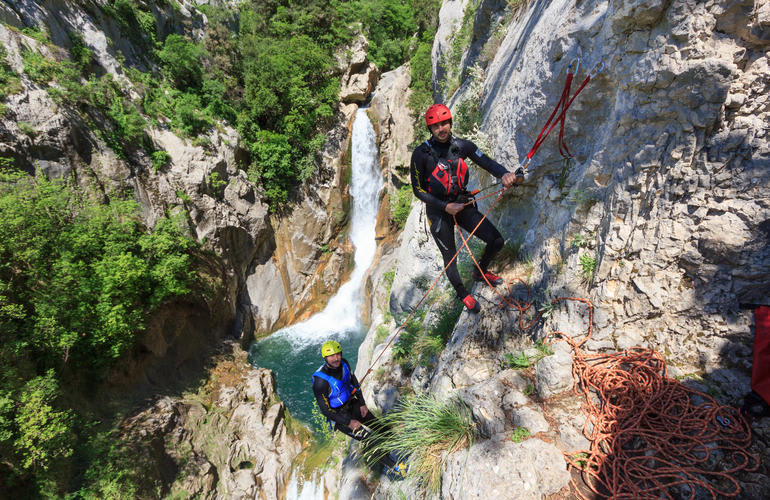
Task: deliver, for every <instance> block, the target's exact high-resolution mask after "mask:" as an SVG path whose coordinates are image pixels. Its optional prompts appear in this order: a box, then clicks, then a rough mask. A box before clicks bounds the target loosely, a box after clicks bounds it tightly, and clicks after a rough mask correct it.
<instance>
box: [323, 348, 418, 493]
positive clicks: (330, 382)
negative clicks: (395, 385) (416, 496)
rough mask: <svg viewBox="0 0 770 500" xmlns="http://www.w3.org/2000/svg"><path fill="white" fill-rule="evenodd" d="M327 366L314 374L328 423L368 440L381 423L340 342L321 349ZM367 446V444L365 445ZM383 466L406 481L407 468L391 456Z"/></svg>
mask: <svg viewBox="0 0 770 500" xmlns="http://www.w3.org/2000/svg"><path fill="white" fill-rule="evenodd" d="M321 356H323V358H324V364H323V365H321V366H320V367H319V368H318V370H316V371H315V372H314V373H313V377H312V378H313V394H315V399H316V402H317V403H318V408H319V409H320V410H321V413H322V414H323V415H324V416H325V417H326V420H327V421H328V422H329V423H331V422H334V428H335V429H337V430H338V431H340V432H342V433H343V434H347V435H348V436H350V437H352V438H353V439H356V440H358V441H362V440H364V439H365V438H366V437H368V435H369V432H368V429H367V428H372V427H374V428H375V429H376V428H377V419H376V418H375V417H374V415H372V413H371V412H370V411H369V409H368V408H367V407H366V402H365V401H364V396H363V395H362V394H361V386H360V385H359V383H358V379H357V378H356V376H355V374H354V373H353V371H352V370H351V369H350V364H349V363H348V361H347V360H346V359H345V358H343V357H342V346H341V345H340V343H339V342H337V341H336V340H327V341H326V342H324V344H323V345H322V346H321ZM364 446H366V444H364ZM380 463H381V464H382V465H383V466H384V467H387V468H389V469H391V470H392V471H393V473H394V474H395V477H396V478H403V477H404V474H405V473H406V469H407V466H406V464H404V463H403V462H398V463H396V461H395V460H393V457H391V455H390V454H387V455H385V456H384V457H383V458H382V459H381V460H380Z"/></svg>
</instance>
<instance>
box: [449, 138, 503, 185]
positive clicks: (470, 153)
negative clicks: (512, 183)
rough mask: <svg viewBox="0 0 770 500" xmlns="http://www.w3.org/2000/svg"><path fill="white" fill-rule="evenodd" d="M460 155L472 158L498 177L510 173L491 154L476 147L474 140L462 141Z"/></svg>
mask: <svg viewBox="0 0 770 500" xmlns="http://www.w3.org/2000/svg"><path fill="white" fill-rule="evenodd" d="M459 142H460V155H461V156H462V157H463V158H470V159H471V160H472V161H473V163H475V164H476V165H478V166H480V167H481V168H483V169H484V170H486V171H487V172H489V173H490V174H492V175H494V176H495V177H497V178H498V179H499V178H501V177H502V176H504V175H505V174H507V173H508V169H507V168H505V167H504V166H502V165H500V164H499V163H497V162H496V161H495V160H493V159H492V158H490V157H489V156H487V155H485V154H484V153H482V151H481V150H480V149H479V148H478V147H476V145H475V144H473V142H471V141H468V140H466V139H461V140H460V141H459Z"/></svg>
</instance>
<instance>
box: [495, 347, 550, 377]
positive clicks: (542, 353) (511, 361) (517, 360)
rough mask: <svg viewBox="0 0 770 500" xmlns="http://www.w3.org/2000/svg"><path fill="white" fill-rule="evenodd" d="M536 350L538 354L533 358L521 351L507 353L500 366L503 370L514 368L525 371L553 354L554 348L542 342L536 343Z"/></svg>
mask: <svg viewBox="0 0 770 500" xmlns="http://www.w3.org/2000/svg"><path fill="white" fill-rule="evenodd" d="M535 349H537V354H536V355H535V356H534V357H532V358H530V357H529V356H527V353H525V352H524V351H521V352H519V353H517V354H513V353H506V354H505V355H504V356H503V360H502V361H501V362H500V366H501V367H502V368H503V369H505V368H513V369H514V370H523V369H525V368H529V367H530V366H532V365H534V364H535V363H537V362H538V361H540V360H541V359H543V358H544V357H546V356H550V355H552V354H553V348H551V346H550V345H549V344H545V343H543V341H542V340H538V341H537V342H535Z"/></svg>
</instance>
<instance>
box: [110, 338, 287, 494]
mask: <svg viewBox="0 0 770 500" xmlns="http://www.w3.org/2000/svg"><path fill="white" fill-rule="evenodd" d="M225 350H228V351H230V352H228V353H227V354H225V355H224V356H223V359H222V360H220V362H219V363H218V364H217V365H216V366H215V367H214V368H213V371H214V372H216V373H217V374H218V379H217V381H216V382H215V383H213V384H212V386H210V387H208V391H209V392H208V393H205V394H198V395H195V396H188V397H186V398H177V397H168V396H166V397H162V398H159V399H158V400H157V401H156V402H155V403H154V405H153V406H151V407H150V408H148V409H146V410H143V411H141V412H139V413H137V414H135V415H133V416H131V417H130V418H128V419H126V421H125V422H124V424H123V427H122V428H123V432H124V434H125V436H124V439H127V440H129V441H131V442H137V443H138V442H141V443H145V444H146V445H147V446H148V449H150V450H153V451H152V453H154V454H156V455H157V456H155V457H153V458H154V460H153V462H154V463H156V464H157V469H156V470H154V471H153V473H154V474H155V475H157V477H153V478H152V479H155V480H157V481H158V482H159V483H161V484H163V488H164V489H163V491H165V493H166V494H171V495H172V496H173V495H180V496H184V497H189V496H194V497H197V498H207V499H225V498H263V499H265V500H269V499H275V500H277V499H280V498H284V496H285V492H286V486H287V482H288V479H289V475H290V466H291V462H292V460H293V458H294V457H295V456H296V455H297V454H298V453H299V452H300V450H301V446H302V444H301V442H300V440H299V438H298V436H296V435H294V434H292V433H291V432H289V431H288V430H287V427H286V420H285V415H286V414H285V408H284V405H283V403H281V402H280V401H278V400H277V396H276V394H275V385H274V382H273V376H272V373H271V372H270V370H266V369H261V368H260V369H256V368H252V367H250V366H249V365H248V364H247V361H246V353H245V352H243V351H242V350H240V348H239V347H238V346H237V345H235V344H231V345H229V346H227V347H226V349H225ZM228 357H230V358H231V359H227V358H228ZM203 400H208V401H206V404H204V403H203ZM174 477H176V478H178V479H177V480H176V481H175V482H174V483H173V484H168V483H167V481H168V479H169V478H171V479H173V478H174ZM146 479H149V478H146Z"/></svg>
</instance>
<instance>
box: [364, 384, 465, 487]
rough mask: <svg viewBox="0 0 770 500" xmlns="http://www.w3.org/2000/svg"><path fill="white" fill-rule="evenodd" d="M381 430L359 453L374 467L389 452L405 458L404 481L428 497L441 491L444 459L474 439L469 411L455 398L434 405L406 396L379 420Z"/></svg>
mask: <svg viewBox="0 0 770 500" xmlns="http://www.w3.org/2000/svg"><path fill="white" fill-rule="evenodd" d="M380 424H381V428H379V429H378V430H377V432H375V434H374V435H373V437H372V438H371V439H370V440H369V441H371V443H370V445H369V446H367V447H366V448H365V449H364V450H363V453H362V455H363V457H364V460H365V461H366V462H368V463H374V462H376V461H377V460H379V459H381V458H382V457H384V456H385V455H386V454H387V453H389V452H390V451H391V450H394V451H395V452H396V453H397V454H398V455H399V456H402V457H409V472H408V473H407V476H408V477H412V478H414V479H416V481H417V482H418V484H420V485H421V486H422V487H423V488H424V489H426V490H427V491H428V492H431V493H434V494H435V493H437V492H438V491H440V490H441V469H442V463H443V460H444V459H445V457H446V456H447V455H449V454H450V453H453V452H455V451H457V450H461V449H463V448H467V447H468V446H470V445H471V444H472V442H473V439H474V438H475V437H476V428H475V425H474V423H473V416H472V413H471V409H470V407H469V406H468V405H467V404H465V403H464V402H463V401H462V400H460V399H459V398H456V399H450V400H448V401H438V400H436V399H434V398H433V396H431V395H423V396H407V397H405V398H404V399H402V400H401V401H400V402H399V405H398V406H397V407H396V409H394V410H393V411H391V412H390V413H388V414H387V415H384V416H383V417H380Z"/></svg>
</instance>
